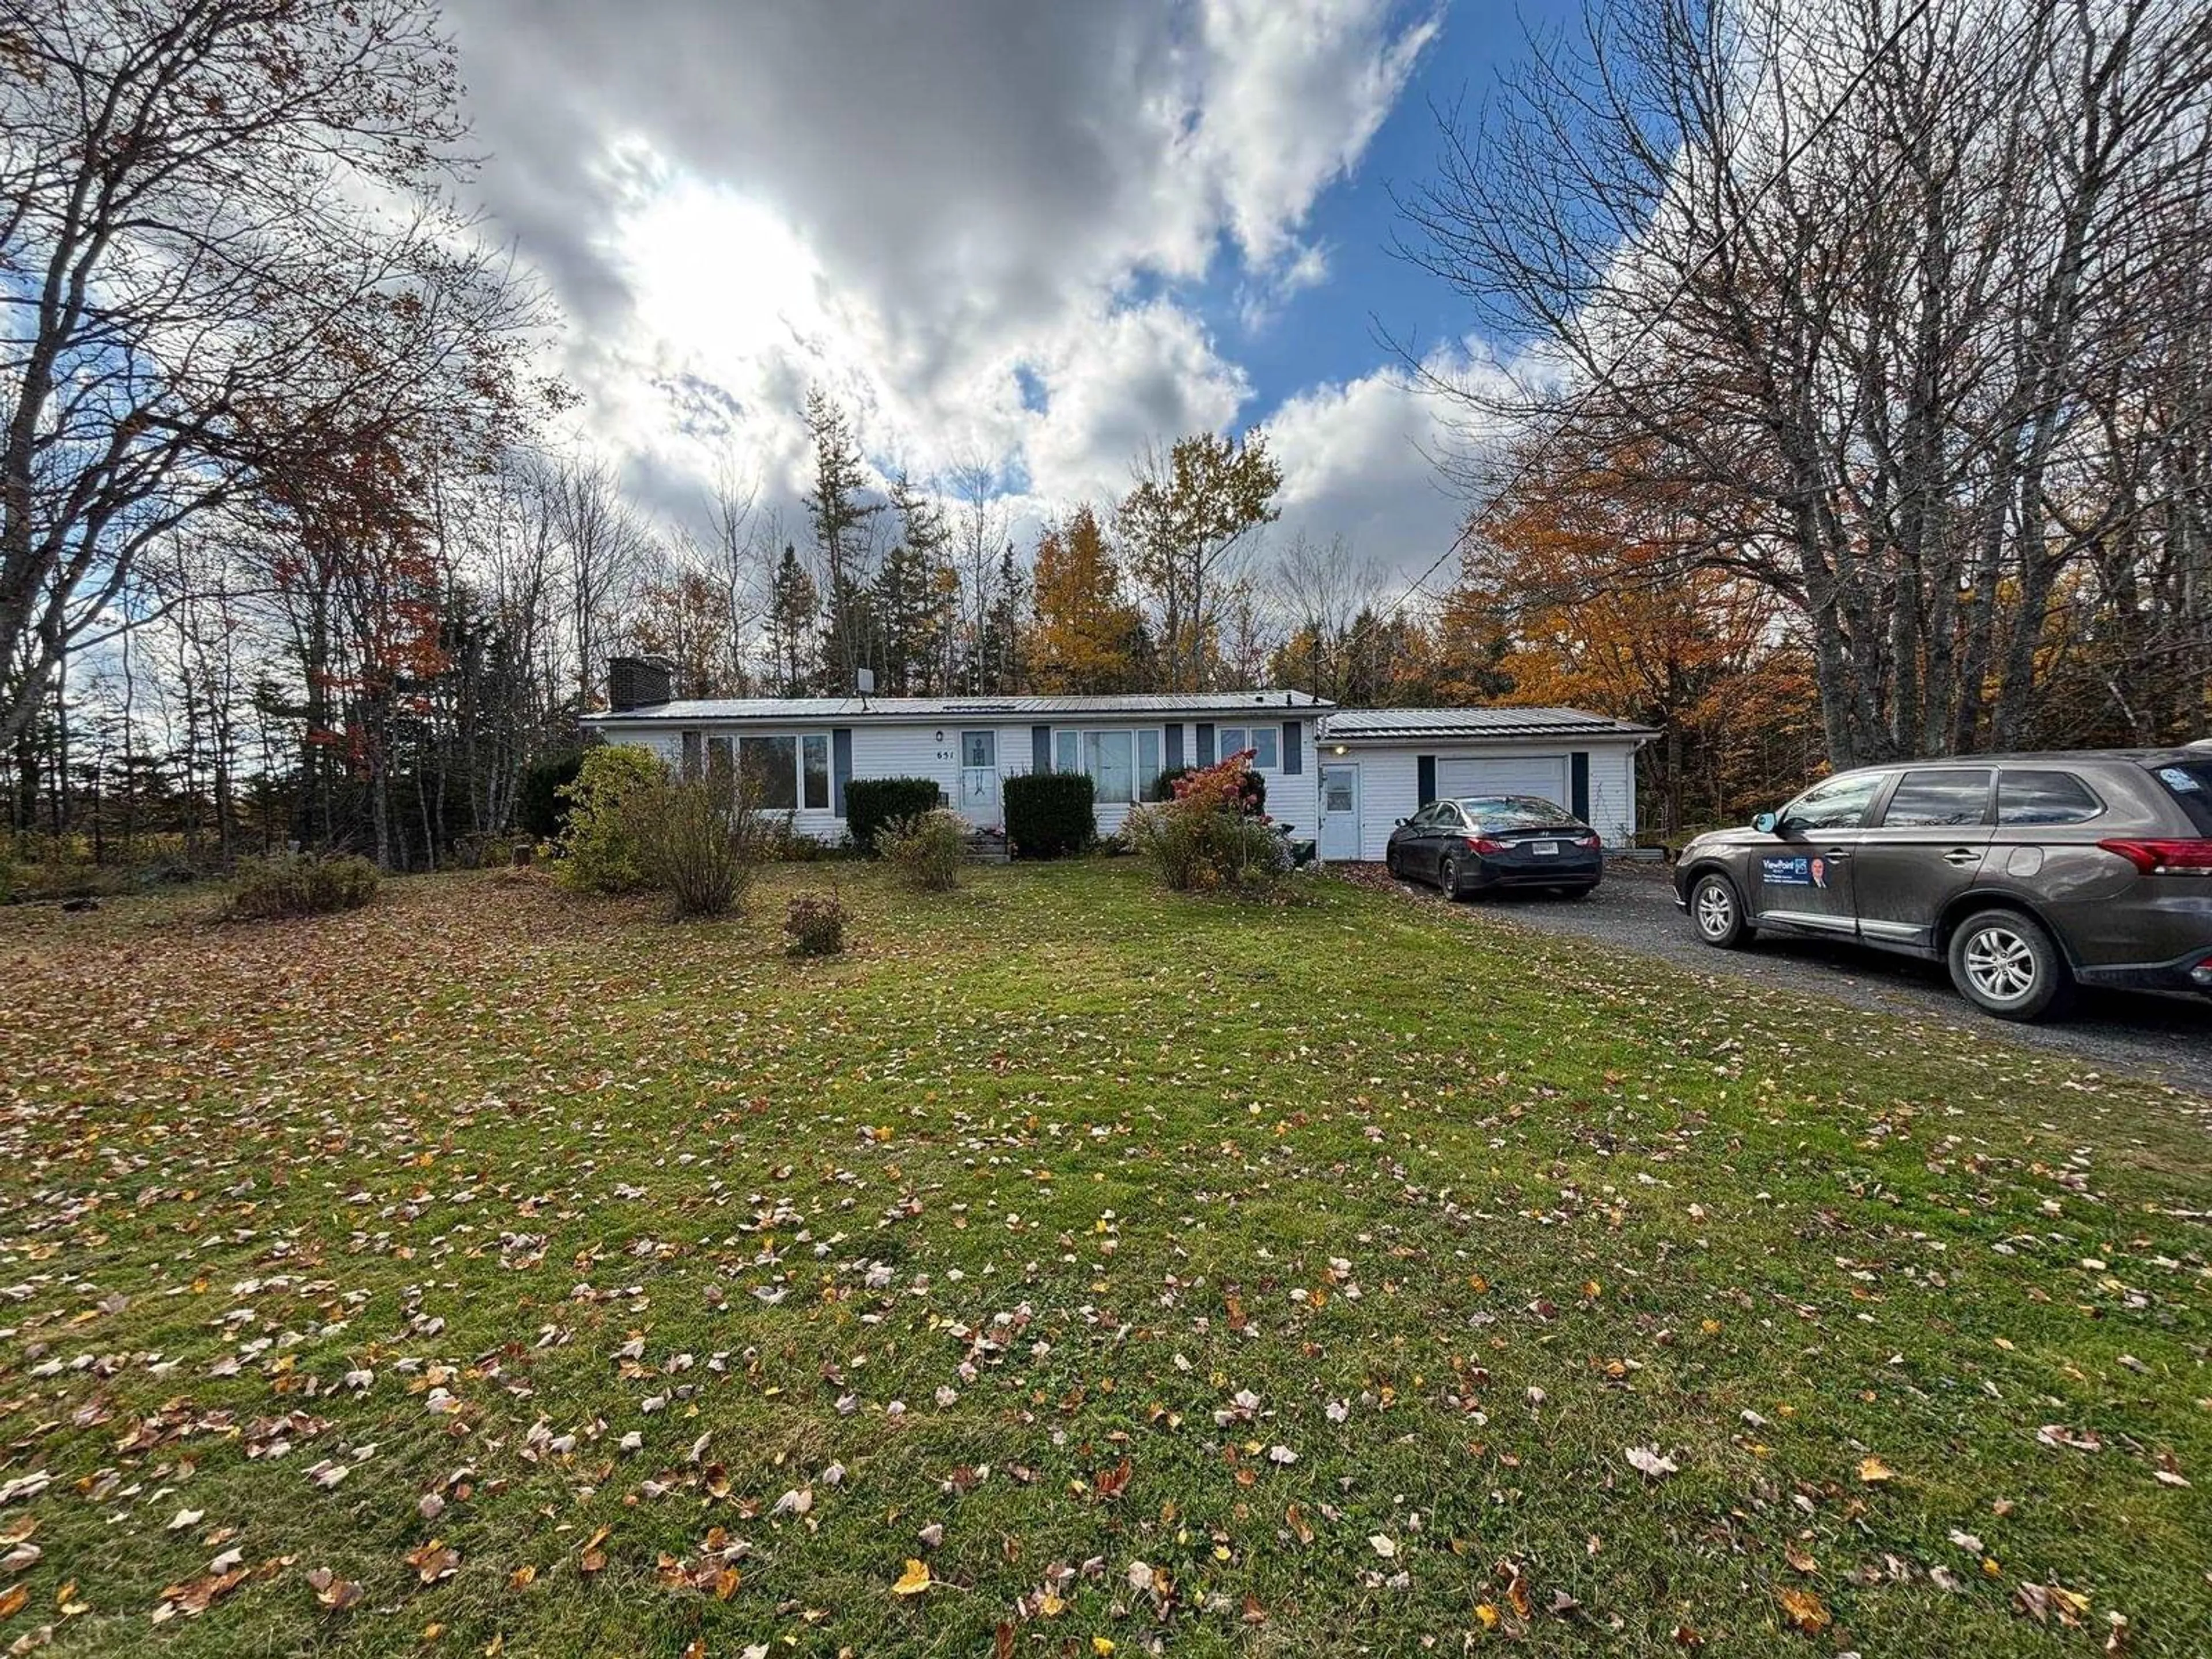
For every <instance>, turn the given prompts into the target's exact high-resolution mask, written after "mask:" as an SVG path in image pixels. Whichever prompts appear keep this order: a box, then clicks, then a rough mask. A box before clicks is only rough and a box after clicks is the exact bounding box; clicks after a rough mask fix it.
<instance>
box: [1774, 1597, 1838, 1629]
mask: <svg viewBox="0 0 2212 1659" xmlns="http://www.w3.org/2000/svg"><path fill="white" fill-rule="evenodd" d="M1778 1595H1780V1597H1781V1601H1782V1612H1783V1614H1784V1617H1786V1618H1787V1619H1788V1620H1790V1625H1791V1626H1792V1627H1794V1628H1795V1629H1797V1630H1802V1631H1803V1632H1805V1634H1806V1635H1808V1636H1818V1635H1819V1634H1820V1632H1822V1631H1824V1630H1826V1629H1827V1627H1828V1626H1829V1623H1830V1621H1831V1619H1832V1615H1831V1614H1830V1613H1829V1612H1828V1604H1827V1603H1826V1602H1825V1601H1822V1600H1821V1599H1820V1597H1819V1596H1817V1595H1814V1593H1813V1592H1812V1591H1811V1590H1808V1589H1785V1590H1781V1591H1778Z"/></svg>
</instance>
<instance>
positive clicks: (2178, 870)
mask: <svg viewBox="0 0 2212 1659" xmlns="http://www.w3.org/2000/svg"><path fill="white" fill-rule="evenodd" d="M2097 845H2098V846H2100V847H2101V848H2104V849H2105V850H2106V852H2107V853H2118V854H2119V855H2120V856H2121V857H2122V858H2124V859H2125V860H2127V861H2128V862H2129V863H2130V864H2132V865H2134V866H2135V867H2136V869H2137V870H2138V871H2140V872H2142V874H2144V875H2146V876H2212V841H2100V842H2098V843H2097Z"/></svg>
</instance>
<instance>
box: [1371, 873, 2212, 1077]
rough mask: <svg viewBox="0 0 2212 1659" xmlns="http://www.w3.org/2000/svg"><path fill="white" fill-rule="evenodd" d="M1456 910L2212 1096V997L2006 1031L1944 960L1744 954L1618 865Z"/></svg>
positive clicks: (1799, 947) (1643, 877)
mask: <svg viewBox="0 0 2212 1659" xmlns="http://www.w3.org/2000/svg"><path fill="white" fill-rule="evenodd" d="M1344 873H1346V874H1349V875H1351V876H1352V878H1353V879H1355V880H1358V881H1360V882H1362V883H1364V884H1368V885H1370V886H1375V887H1379V888H1385V889H1389V890H1395V891H1397V892H1401V893H1403V894H1405V895H1406V896H1407V897H1408V898H1410V899H1413V900H1414V901H1415V902H1420V903H1428V904H1438V905H1441V904H1442V903H1443V899H1442V897H1441V896H1439V895H1438V893H1437V890H1436V889H1434V888H1433V887H1426V886H1420V885H1416V884H1412V883H1407V882H1398V881H1393V880H1392V879H1391V878H1389V875H1388V874H1386V873H1385V872H1384V871H1383V866H1380V865H1359V866H1351V867H1349V868H1347V869H1346V870H1345V872H1344ZM1452 908H1453V909H1454V911H1455V912H1456V913H1457V914H1459V915H1461V916H1462V917H1463V918H1464V919H1465V920H1466V921H1468V923H1469V925H1471V926H1474V927H1495V926H1498V925H1499V924H1501V923H1504V924H1506V925H1514V926H1520V927H1539V928H1541V929H1543V930H1544V931H1545V932H1547V933H1577V934H1580V935H1582V936H1583V937H1584V938H1586V939H1595V940H1597V941H1599V942H1600V943H1601V944H1605V945H1612V946H1613V947H1614V948H1616V949H1618V950H1622V951H1634V952H1636V953H1637V954H1638V955H1639V956H1646V957H1659V958H1661V959H1662V960H1663V961H1666V962H1670V963H1674V964H1675V965H1676V966H1677V967H1681V968H1686V969H1693V970H1695V971H1697V972H1699V973H1707V974H1737V975H1743V976H1745V977H1747V978H1750V979H1756V980H1762V981H1765V982H1767V983H1769V984H1772V985H1786V986H1788V987H1790V988H1792V989H1794V990H1798V991H1803V992H1807V993H1809V994H1815V995H1820V996H1827V997H1833V998H1834V999H1835V1000H1837V1001H1838V1002H1843V1003H1847V1004H1849V1005H1850V1006H1852V1007H1855V1008H1869V1009H1875V1010H1879V1011H1881V1012H1887V1013H1895V1014H1909V1015H1912V1016H1915V1017H1917V1018H1922V1019H1933V1020H1935V1021H1936V1022H1937V1023H1939V1024H1943V1025H1948V1026H1952V1027H1954V1028H1956V1029H1959V1030H1966V1031H1971V1032H1972V1033H1973V1034H1975V1035H1976V1036H1982V1037H1988V1038H1993V1039H1995V1040H1997V1041H2004V1042H2018V1043H2021V1044H2022V1045H2024V1046H2027V1047H2029V1048H2042V1049H2047V1050H2051V1051H2054V1052H2057V1053H2061V1054H2075V1055H2078V1056H2079V1057H2080V1058H2081V1059H2082V1060H2086V1061H2087V1062H2089V1063H2090V1064H2092V1065H2093V1066H2099V1067H2106V1068H2111V1069H2113V1070H2119V1071H2130V1072H2137V1073H2147V1074H2148V1075H2149V1076H2151V1077H2154V1078H2155V1079H2159V1080H2160V1081H2161V1082H2165V1083H2170V1084H2172V1085H2176V1086H2177V1087H2180V1088H2185V1089H2190V1090H2193V1091H2197V1092H2199V1093H2202V1094H2205V1095H2212V1001H2200V1000H2197V999H2195V998H2191V997H2161V996H2144V995H2130V994H2124V993H2119V992H2109V991H2102V992H2092V993H2088V994H2085V995H2084V996H2083V997H2082V998H2081V1001H2080V1002H2078V1003H2077V1004H2076V1005H2075V1010H2074V1012H2072V1013H2070V1014H2069V1015H2068V1016H2067V1018H2065V1019H2064V1020H2063V1022H2060V1023H2057V1024H2047V1025H2011V1024H2005V1023H2004V1022H2002V1021H2000V1020H1993V1019H1988V1018H1984V1017H1983V1016H1981V1015H1979V1014H1977V1013H1974V1012H1972V1011H1971V1010H1969V1009H1968V1007H1967V1006H1966V1003H1965V1002H1963V1001H1962V1000H1960V997H1959V994H1957V993H1956V992H1955V991H1954V990H1953V989H1952V988H1951V981H1950V978H1949V976H1948V975H1947V974H1946V973H1945V972H1944V970H1943V969H1942V966H1941V964H1939V963H1932V962H1921V961H1917V960H1916V959H1914V958H1912V957H1899V956H1892V955H1890V954H1889V953H1888V952H1887V951H1870V950H1864V949H1862V948H1859V947H1857V946H1855V945H1832V944H1829V943H1827V942H1826V941H1824V940H1820V939H1781V938H1778V937H1774V936H1771V935H1766V936H1762V937H1760V938H1759V939H1756V940H1755V941H1754V942H1753V944H1752V945H1751V946H1750V947H1749V948H1748V949H1747V950H1741V951H1716V950H1713V949H1711V947H1710V946H1707V945H1700V944H1699V942H1698V941H1697V939H1696V938H1695V937H1694V936H1693V935H1692V933H1691V932H1690V925H1689V923H1688V922H1687V921H1686V920H1685V919H1684V918H1683V916H1682V914H1681V913H1680V911H1679V910H1677V909H1676V908H1674V888H1673V885H1672V884H1671V883H1670V882H1669V881H1668V878H1667V872H1665V871H1664V870H1663V869H1662V868H1661V867H1659V866H1656V865H1651V866H1641V865H1628V866H1623V865H1619V864H1615V865H1613V866H1608V868H1607V872H1606V878H1605V883H1604V884H1603V885H1602V886H1601V887H1600V888H1599V889H1598V890H1597V891H1595V893H1592V894H1591V895H1590V896H1589V897H1588V898H1586V899H1579V900H1571V899H1560V898H1555V897H1552V896H1548V895H1544V894H1536V893H1528V894H1510V893H1508V894H1500V895H1497V896H1484V897H1482V898H1478V899H1473V900H1470V901H1468V902H1465V903H1462V904H1459V905H1455V906H1453V907H1452Z"/></svg>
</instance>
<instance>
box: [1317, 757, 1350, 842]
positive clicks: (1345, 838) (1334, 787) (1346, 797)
mask: <svg viewBox="0 0 2212 1659" xmlns="http://www.w3.org/2000/svg"><path fill="white" fill-rule="evenodd" d="M1321 855H1322V858H1323V859H1324V860H1327V861H1328V863H1331V864H1349V863H1352V861H1354V860H1357V859H1358V857H1359V768H1358V765H1357V764H1355V763H1349V762H1338V763H1332V764H1329V765H1327V766H1324V767H1322V769H1321Z"/></svg>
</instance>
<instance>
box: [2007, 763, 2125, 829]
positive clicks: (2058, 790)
mask: <svg viewBox="0 0 2212 1659" xmlns="http://www.w3.org/2000/svg"><path fill="white" fill-rule="evenodd" d="M2104 810H2105V804H2104V802H2102V801H2100V800H2099V799H2097V798H2096V796H2094V795H2093V794H2091V793H2089V787H2088V785H2087V784H2085V783H2083V782H2082V781H2081V779H2079V778H2077V777H2075V775H2073V774H2072V773H2070V772H2012V771H2006V772H2000V773H1998V774H1997V822H1998V823H2087V821H2088V820H2089V819H2091V818H2093V817H2096V816H2097V814H2098V813H2100V812H2101V811H2104Z"/></svg>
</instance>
